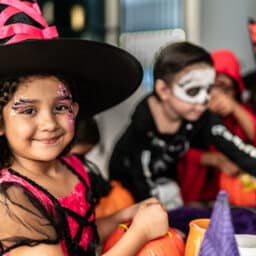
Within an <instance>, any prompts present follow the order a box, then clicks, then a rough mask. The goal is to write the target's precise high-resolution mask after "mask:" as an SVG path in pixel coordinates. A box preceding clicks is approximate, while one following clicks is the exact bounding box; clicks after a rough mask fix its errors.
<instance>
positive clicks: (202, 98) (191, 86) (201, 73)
mask: <svg viewBox="0 0 256 256" xmlns="http://www.w3.org/2000/svg"><path fill="white" fill-rule="evenodd" d="M214 79H215V71H214V69H212V68H207V69H194V70H191V71H190V72H188V73H187V74H185V75H184V76H183V77H182V78H181V79H180V80H179V81H178V82H177V83H176V84H175V85H174V86H173V94H174V95H175V96H176V97H177V98H179V99H180V100H183V101H185V102H187V103H191V104H205V103H207V101H208V100H209V89H210V87H211V85H212V84H213V83H214Z"/></svg>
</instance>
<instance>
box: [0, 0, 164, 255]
mask: <svg viewBox="0 0 256 256" xmlns="http://www.w3.org/2000/svg"><path fill="white" fill-rule="evenodd" d="M0 12H1V13H0V16H1V22H0V24H1V26H2V27H1V33H0V35H1V43H2V44H3V45H1V46H0V56H1V63H0V169H1V172H0V202H1V206H0V255H11V256H13V255H18V256H23V255H26V256H30V255H38V256H41V255H49V256H60V255H61V256H63V255H65V256H67V255H70V256H71V255H72V256H82V255H95V254H96V248H97V246H98V241H97V230H96V227H97V229H98V234H99V239H100V241H101V242H103V241H104V239H105V238H106V237H107V236H108V234H109V233H110V232H111V231H112V230H113V229H114V228H115V227H116V225H117V223H120V222H124V221H128V220H131V219H132V224H131V228H130V229H129V231H128V232H126V234H125V235H124V237H123V238H122V239H121V240H120V242H118V243H117V244H116V245H115V246H114V247H113V248H112V249H110V250H109V251H108V252H107V253H105V254H104V255H106V256H108V255H109V256H111V255H127V256H132V255H135V254H136V252H137V251H138V249H140V248H141V247H142V246H143V245H144V243H145V242H147V241H148V240H150V239H153V238H156V237H158V236H161V235H164V234H165V233H166V232H167V227H168V219H167V214H166V211H165V209H163V207H162V206H161V204H160V203H159V202H158V200H156V199H154V198H151V199H148V200H147V201H144V202H141V203H140V204H137V205H134V206H132V207H130V208H128V209H125V210H122V211H120V212H118V213H116V214H115V215H112V216H109V217H107V218H105V219H98V220H97V221H96V222H95V218H94V212H93V200H92V195H91V185H90V181H89V178H88V174H87V172H86V171H85V169H84V167H83V164H82V163H81V162H80V160H79V159H78V158H76V157H75V156H72V155H67V156H64V155H65V154H66V152H68V150H69V145H70V143H71V142H72V139H73V137H74V135H75V121H76V117H77V115H78V110H79V109H80V110H79V111H80V114H81V115H83V116H90V115H93V114H95V113H97V112H99V111H101V110H104V109H106V108H108V107H111V106H113V105H115V104H117V103H118V102H120V101H122V100H123V99H125V98H127V97H128V96H129V95H130V94H131V93H132V92H133V91H134V90H135V89H136V88H137V86H138V85H139V83H140V81H141V67H140V65H139V64H138V62H137V61H136V60H135V59H134V58H133V57H132V56H130V55H129V54H128V53H126V52H124V51H122V50H120V49H118V48H115V47H112V46H108V45H105V44H99V43H95V42H89V41H82V40H64V39H57V32H56V29H55V28H54V27H48V25H47V24H46V22H45V21H44V19H43V17H42V16H41V13H40V10H39V7H38V5H37V4H36V2H34V1H18V0H1V1H0ZM54 38H56V39H54ZM103 59H104V61H103ZM108 62H109V63H108ZM63 74H64V76H63ZM70 78H71V79H70Z"/></svg>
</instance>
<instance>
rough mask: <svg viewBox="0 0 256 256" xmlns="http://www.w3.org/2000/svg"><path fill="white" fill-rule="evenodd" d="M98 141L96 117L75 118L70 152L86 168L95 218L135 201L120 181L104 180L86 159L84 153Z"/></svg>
mask: <svg viewBox="0 0 256 256" xmlns="http://www.w3.org/2000/svg"><path fill="white" fill-rule="evenodd" d="M99 143H100V131H99V127H98V124H97V121H96V119H95V118H87V119H82V120H77V126H76V137H75V140H74V142H73V145H72V148H71V150H70V153H71V154H75V155H76V156H77V157H78V158H79V159H80V160H81V161H82V162H83V163H84V165H85V166H86V169H87V170H88V175H89V177H90V183H91V187H92V195H93V199H94V202H95V205H96V207H95V215H96V218H97V217H104V216H107V215H110V214H113V213H114V212H116V211H118V210H120V209H123V208H126V207H129V206H131V205H133V204H134V203H135V202H134V199H133V197H132V195H131V194H130V192H129V191H128V190H127V189H125V188H124V187H123V186H122V185H121V183H120V182H118V181H114V180H112V181H109V180H106V179H105V178H104V177H103V175H102V173H101V171H100V170H99V168H98V167H97V165H95V164H94V163H93V162H92V161H90V160H89V159H87V157H86V155H87V154H88V153H89V152H90V151H91V150H92V149H93V148H94V147H95V146H96V145H97V144H99Z"/></svg>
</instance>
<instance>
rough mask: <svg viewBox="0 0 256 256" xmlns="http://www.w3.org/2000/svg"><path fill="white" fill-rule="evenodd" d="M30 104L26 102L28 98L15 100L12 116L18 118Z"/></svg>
mask: <svg viewBox="0 0 256 256" xmlns="http://www.w3.org/2000/svg"><path fill="white" fill-rule="evenodd" d="M29 104H30V102H29V101H27V100H26V97H22V96H21V98H20V99H17V98H14V103H13V105H12V107H11V111H10V115H11V116H16V115H17V114H18V113H21V112H23V111H24V110H25V109H26V108H27V107H28V106H29Z"/></svg>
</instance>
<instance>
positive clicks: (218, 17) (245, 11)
mask: <svg viewBox="0 0 256 256" xmlns="http://www.w3.org/2000/svg"><path fill="white" fill-rule="evenodd" d="M188 1H189V0H188ZM200 2H201V10H200V11H201V17H200V20H201V22H200V28H199V30H200V44H201V45H202V46H204V47H206V48H207V49H208V50H214V49H217V48H224V47H225V48H229V49H230V50H232V51H234V52H235V53H236V55H237V56H238V58H239V60H240V62H241V66H242V71H244V72H246V71H248V70H251V69H253V68H254V67H255V65H256V64H255V62H254V57H253V54H252V48H251V42H250V37H249V33H248V29H247V20H248V17H254V18H256V1H255V0H200Z"/></svg>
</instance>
